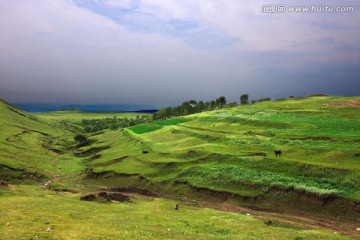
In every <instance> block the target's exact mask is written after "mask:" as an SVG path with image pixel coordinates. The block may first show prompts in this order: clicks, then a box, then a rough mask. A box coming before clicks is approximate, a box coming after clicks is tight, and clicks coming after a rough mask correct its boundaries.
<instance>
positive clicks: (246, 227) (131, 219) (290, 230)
mask: <svg viewBox="0 0 360 240" xmlns="http://www.w3.org/2000/svg"><path fill="white" fill-rule="evenodd" d="M80 196H81V194H74V193H66V192H53V191H47V190H43V189H41V188H40V187H38V186H28V185H17V186H11V188H10V189H8V190H4V189H1V188H0V212H1V219H0V233H1V235H0V239H266V240H268V239H298V240H299V239H311V240H313V239H322V240H323V239H351V238H349V237H346V236H343V235H340V234H339V235H335V234H334V233H333V232H329V231H324V230H309V229H304V228H300V227H296V226H293V225H289V224H283V223H280V222H276V221H274V223H273V225H272V226H266V225H265V224H264V223H263V221H261V220H257V219H255V218H254V217H253V216H247V215H246V214H241V213H228V212H220V211H215V210H212V209H208V208H203V209H200V208H197V207H194V206H192V205H181V206H180V209H179V210H178V211H176V210H174V205H175V202H174V201H169V200H164V199H160V198H142V199H141V198H140V199H137V198H133V199H132V202H131V203H129V202H124V203H122V202H114V203H107V204H106V203H96V202H87V201H80V200H79V199H80ZM47 229H51V230H49V232H47V231H46V230H47Z"/></svg>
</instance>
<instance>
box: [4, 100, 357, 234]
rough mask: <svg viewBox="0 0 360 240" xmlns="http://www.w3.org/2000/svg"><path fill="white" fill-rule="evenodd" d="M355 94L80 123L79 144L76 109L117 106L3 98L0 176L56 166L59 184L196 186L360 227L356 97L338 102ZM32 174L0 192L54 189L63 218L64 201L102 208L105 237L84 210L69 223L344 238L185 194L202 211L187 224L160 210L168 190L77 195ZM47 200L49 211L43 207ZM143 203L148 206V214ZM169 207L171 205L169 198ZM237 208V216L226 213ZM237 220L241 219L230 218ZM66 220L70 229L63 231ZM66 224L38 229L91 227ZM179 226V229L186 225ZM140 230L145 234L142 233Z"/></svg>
mask: <svg viewBox="0 0 360 240" xmlns="http://www.w3.org/2000/svg"><path fill="white" fill-rule="evenodd" d="M359 100H360V98H359V97H308V98H300V99H281V100H275V101H266V102H259V103H256V104H251V105H245V106H238V107H233V108H225V109H221V110H216V111H211V112H202V113H197V114H193V115H189V116H185V117H179V118H173V119H168V120H162V121H153V122H150V123H147V124H142V125H137V126H133V127H129V128H126V129H120V130H105V131H103V132H101V133H99V134H95V135H88V139H89V143H88V144H85V145H84V146H77V144H76V143H75V141H74V140H73V137H74V136H75V135H76V134H78V133H79V131H81V120H82V119H99V118H104V117H112V116H114V115H113V114H111V113H109V114H110V115H111V116H110V115H109V116H108V115H107V114H105V115H104V114H94V113H91V114H90V113H89V114H84V113H77V112H76V113H73V112H55V113H41V114H36V115H32V114H29V113H26V112H23V111H21V110H19V109H16V108H14V107H12V106H10V105H8V104H6V103H5V102H1V103H0V113H1V119H0V130H1V132H0V141H1V142H0V144H1V145H0V148H1V152H0V167H1V169H0V177H1V178H0V179H1V180H2V181H6V182H9V183H13V184H19V183H22V184H24V183H33V184H35V186H37V185H36V184H37V183H38V182H39V181H40V182H45V181H47V180H49V179H50V180H51V179H55V178H56V181H55V182H53V184H52V186H53V189H58V190H59V189H69V190H71V191H74V192H78V191H80V192H87V191H90V190H95V189H101V188H104V187H123V188H128V189H130V188H131V189H135V190H133V191H136V189H148V190H149V191H150V192H152V193H154V194H156V195H158V196H163V197H170V198H174V199H185V198H197V199H203V200H204V201H210V202H214V203H216V204H222V203H223V202H227V203H229V204H232V205H235V206H237V205H240V206H247V207H251V208H260V209H264V210H266V211H278V212H287V213H291V214H300V213H301V214H306V215H308V216H313V217H319V218H324V219H332V220H334V221H340V222H347V223H350V224H353V226H354V228H353V230H351V231H350V235H351V236H359V234H358V232H357V231H356V230H355V228H356V227H355V225H356V226H357V225H358V224H359V223H360V213H359V211H358V210H356V209H357V208H359V206H360V148H359V146H360V107H359V106H356V105H354V106H348V105H346V104H344V103H348V102H359ZM116 116H117V117H120V116H124V115H121V114H120V115H116ZM128 117H130V115H129V116H128ZM274 150H282V155H281V157H276V156H275V154H274ZM35 186H28V187H27V186H19V185H13V188H14V189H17V190H16V191H12V192H11V191H10V192H9V191H2V194H1V196H0V201H2V202H10V203H11V202H13V201H14V202H18V203H19V204H20V205H21V204H25V203H20V202H21V201H20V200H19V199H22V200H23V201H24V202H25V201H27V198H29V199H32V200H31V201H34V202H36V201H39V200H38V199H39V198H40V196H45V198H48V199H53V200H54V201H62V202H64V206H62V205H60V206H58V207H57V208H56V209H54V210H53V211H54V212H58V213H56V214H55V213H54V214H55V215H59V216H61V217H62V218H64V219H65V220H66V221H65V222H69V224H70V223H72V222H73V221H75V220H74V219H72V217H74V218H75V219H76V216H70V215H69V214H68V213H67V212H66V211H67V210H65V208H66V207H65V206H67V207H68V209H69V211H68V212H71V211H73V210H70V209H75V208H81V209H83V210H84V209H85V208H86V206H94V208H96V211H95V210H93V212H92V213H89V211H90V210H87V211H85V210H84V215H85V212H86V214H93V215H94V216H100V218H103V217H101V216H104V215H109V219H108V220H107V221H106V222H104V223H103V224H105V225H106V226H108V227H109V229H112V231H111V234H114V235H113V237H111V236H109V235H107V234H110V231H109V230H104V229H99V228H100V227H99V226H102V225H101V224H100V223H98V220H97V218H96V217H94V218H91V220H89V224H88V225H87V224H86V223H85V220H81V219H80V220H81V224H78V225H77V226H78V227H79V228H80V229H82V230H80V232H84V231H85V232H89V234H90V233H93V234H95V235H94V236H95V237H94V239H99V235H101V234H104V236H105V235H106V237H104V239H112V238H113V239H117V238H118V237H119V236H120V235H124V236H125V237H124V238H125V239H126V238H134V236H135V233H136V232H137V230H136V228H135V229H134V228H133V227H134V226H138V227H139V230H138V233H139V234H144V232H150V233H153V234H154V235H153V236H152V237H153V238H154V239H169V238H175V239H194V238H195V239H222V238H223V239H337V238H343V236H340V235H334V234H333V233H328V232H322V231H314V230H312V231H308V230H303V229H296V227H297V226H296V227H294V226H292V227H290V228H287V227H280V226H278V227H277V228H270V229H269V228H267V226H266V225H264V224H263V223H262V222H260V221H258V220H255V219H252V220H251V221H250V222H248V221H247V220H248V218H246V217H245V218H243V217H244V216H240V215H239V214H230V213H221V212H217V211H213V210H205V209H203V210H200V209H193V208H192V207H191V206H190V205H189V206H187V207H185V209H186V211H187V213H186V215H187V217H189V218H191V219H197V221H198V223H197V224H195V225H191V224H190V226H189V228H185V229H188V230H184V229H183V228H182V226H183V225H184V224H183V223H181V222H178V221H176V222H175V221H174V219H169V218H166V217H165V216H160V213H158V214H156V211H155V209H159V208H163V207H164V206H171V205H173V204H174V202H171V201H168V200H163V199H157V200H153V201H146V200H136V201H135V203H132V204H128V203H126V204H125V203H124V204H120V203H115V204H111V205H106V204H105V205H103V204H99V203H89V202H83V201H81V202H80V201H78V198H79V195H78V194H71V193H54V192H51V191H45V192H43V191H42V190H39V189H37V188H36V187H35ZM56 199H57V200H56ZM44 201H46V200H44ZM44 203H46V202H44ZM49 204H50V203H49ZM66 204H67V205H66ZM88 204H89V205H88ZM94 204H97V205H96V207H95V205H94ZM50 205H51V204H50ZM51 206H52V205H51ZM160 206H161V207H160ZM2 208H3V209H2V212H3V210H4V211H5V212H11V211H12V210H11V209H10V207H9V205H2ZM115 208H119V209H122V210H121V211H122V213H123V215H122V216H123V218H124V221H131V223H128V224H129V226H128V227H124V225H121V224H120V225H116V224H115V225H114V223H113V221H114V219H115V218H116V217H117V214H115V213H112V210H114V209H115ZM19 209H21V211H19V212H20V213H19V214H18V215H19V216H21V215H24V214H25V213H26V212H31V210H29V209H28V208H27V207H26V206H23V205H21V207H20V208H19ZM166 209H167V208H166ZM169 209H170V208H169ZM10 210H11V211H10ZM130 210H131V211H130ZM137 210H139V211H137ZM43 211H45V212H49V214H50V212H51V210H50V208H49V209H47V208H46V207H44V208H43ZM74 211H75V210H74ZM152 211H155V212H152ZM159 211H160V210H159ZM166 211H167V210H166ZM114 212H116V211H115V210H114ZM140 212H144V213H145V212H147V214H148V218H145V217H144V216H145V215H146V214H142V215H141V213H140ZM160 212H161V211H160ZM60 213H61V214H60ZM168 214H169V216H171V215H172V213H171V210H169V213H168ZM209 214H210V215H211V214H214V216H213V217H211V216H210V215H209ZM7 216H8V217H9V218H10V215H7ZM81 216H83V215H82V214H80V215H79V217H80V218H81ZM141 216H142V217H141ZM150 216H152V217H150ZM182 217H184V216H181V218H182ZM237 217H239V219H237V220H234V219H236V218H237ZM19 218H21V217H19ZM84 218H85V217H84ZM209 218H210V219H211V218H214V219H216V221H220V222H219V224H217V223H215V220H214V221H213V225H214V224H215V225H216V226H215V225H214V228H213V229H217V230H214V231H215V232H214V231H213V230H211V229H210V228H212V227H211V226H212V225H211V224H209V223H206V222H207V221H208V219H209ZM155 219H156V220H157V221H158V222H159V225H156V224H155V225H154V226H153V225H151V223H150V222H154V221H155ZM182 219H183V218H182ZM219 219H222V220H219ZM5 221H8V220H4V222H5ZM9 221H14V220H13V218H11V220H9ZM26 221H28V219H27V220H26ZM26 221H25V220H24V221H20V223H19V225H17V227H15V226H16V225H15V224H14V225H12V227H13V228H16V229H17V230H18V229H19V227H22V228H24V229H27V227H24V226H26V224H25V222H26ZM51 221H53V220H51ZM132 221H134V224H135V225H132V224H133V223H132ZM182 221H185V220H184V219H183V220H182ZM221 221H223V222H221ZM234 221H235V222H238V221H240V222H242V221H244V222H242V223H241V224H240V225H238V224H239V223H237V224H235V223H234ZM165 223H169V224H170V225H171V224H173V225H172V226H173V227H171V228H170V229H177V230H176V231H172V230H171V232H168V231H167V230H166V231H165V232H163V230H162V229H161V228H159V226H164V224H165ZM189 223H190V221H189ZM0 224H1V223H0ZM41 224H42V223H41ZM57 224H60V223H59V222H58V223H57ZM74 224H75V223H74ZM136 224H138V225H136ZM148 224H150V225H151V227H150V228H148V227H149V226H148ZM227 224H228V225H227ZM257 224H258V225H257ZM5 225H6V224H5V223H4V224H3V225H2V226H0V232H1V231H6V234H8V235H4V236H9V237H10V238H13V237H14V236H16V232H15V233H14V232H11V231H10V228H7V227H4V226H5ZM65 225H66V224H65ZM185 225H186V224H185ZM31 226H33V228H31V227H30V225H29V228H28V230H24V232H21V236H24V237H23V238H27V237H29V238H30V237H31V236H33V235H31V236H30V235H26V236H25V235H24V234H26V233H29V234H30V233H31V234H32V233H33V232H34V231H35V230H34V229H35V228H36V229H38V228H39V226H38V225H36V224H33V225H31ZM186 226H187V225H186ZM204 226H205V227H204ZM206 226H207V227H206ZM221 226H224V227H221ZM225 226H226V227H225ZM239 226H241V227H239ZM256 226H258V227H259V229H257V227H256ZM67 227H69V229H70V230H68V231H67V230H66V229H67ZM42 228H43V227H42ZM119 228H120V229H119ZM218 228H219V229H218ZM149 229H151V230H149ZM180 229H181V230H180ZM241 229H247V230H243V231H242V230H241ZM73 231H74V229H73V228H71V227H70V226H69V225H66V227H61V228H60V231H59V232H57V231H54V233H50V234H49V233H43V232H42V231H39V234H40V233H41V234H43V235H41V237H42V238H44V239H46V237H49V238H48V239H52V238H54V239H61V238H64V239H66V237H64V236H65V235H66V234H75V235H71V236H73V237H72V238H73V239H78V238H79V239H86V238H90V239H91V237H90V235H81V234H83V233H81V234H80V233H79V234H80V235H76V233H74V232H73ZM285 232H286V234H288V235H286V234H285ZM96 233H97V234H96ZM184 233H186V234H187V235H186V236H185V235H182V234H184ZM282 233H283V234H285V235H282ZM11 234H13V235H11ZM46 234H47V235H46ZM51 234H53V235H51ZM56 234H58V235H56ZM171 234H174V235H171ZM252 234H258V235H252ZM19 236H20V235H19ZM138 236H139V235H138ZM141 236H142V235H141ZM147 237H149V236H147V235H144V239H148V238H147Z"/></svg>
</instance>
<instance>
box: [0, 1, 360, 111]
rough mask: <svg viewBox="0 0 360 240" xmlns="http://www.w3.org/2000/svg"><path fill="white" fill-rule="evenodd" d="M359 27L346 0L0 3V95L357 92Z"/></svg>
mask: <svg viewBox="0 0 360 240" xmlns="http://www.w3.org/2000/svg"><path fill="white" fill-rule="evenodd" d="M274 4H281V6H278V5H274ZM293 6H304V7H313V9H312V10H313V12H305V11H302V12H293V11H291V8H292V7H293ZM283 7H284V8H283ZM321 7H322V8H321ZM325 7H327V8H329V7H333V8H334V9H336V8H337V7H353V11H351V10H350V12H330V11H327V9H325ZM314 9H315V10H314ZM340 10H342V9H340ZM270 11H272V12H270ZM335 11H336V10H335ZM359 23H360V2H359V1H358V0H347V1H343V0H334V1H324V0H316V1H313V0H312V1H307V0H302V1H299V0H298V1H294V0H281V1H273V2H272V1H270V0H254V1H245V0H0V54H1V57H0V98H2V99H4V100H6V101H8V102H50V103H92V104H94V103H99V104H106V103H113V104H150V105H156V106H172V105H177V104H180V103H181V102H184V101H187V100H190V99H195V100H203V101H209V100H212V99H215V98H217V97H219V96H225V97H226V98H227V100H228V102H234V101H237V102H239V97H240V95H242V94H244V93H247V94H249V96H250V99H253V100H254V99H259V98H264V97H271V98H282V97H287V96H306V95H309V94H313V93H325V94H329V95H360V25H359Z"/></svg>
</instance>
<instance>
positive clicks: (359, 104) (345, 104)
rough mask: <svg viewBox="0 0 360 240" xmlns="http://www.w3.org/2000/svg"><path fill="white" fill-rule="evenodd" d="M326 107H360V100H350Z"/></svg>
mask: <svg viewBox="0 0 360 240" xmlns="http://www.w3.org/2000/svg"><path fill="white" fill-rule="evenodd" d="M324 105H325V106H328V107H360V99H358V100H356V99H355V100H349V101H347V102H343V103H329V104H324Z"/></svg>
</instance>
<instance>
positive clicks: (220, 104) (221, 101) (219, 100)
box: [215, 96, 226, 108]
mask: <svg viewBox="0 0 360 240" xmlns="http://www.w3.org/2000/svg"><path fill="white" fill-rule="evenodd" d="M215 102H216V105H217V106H218V107H219V108H222V107H223V106H224V105H226V98H225V97H224V96H221V97H219V98H217V99H216V101H215Z"/></svg>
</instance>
